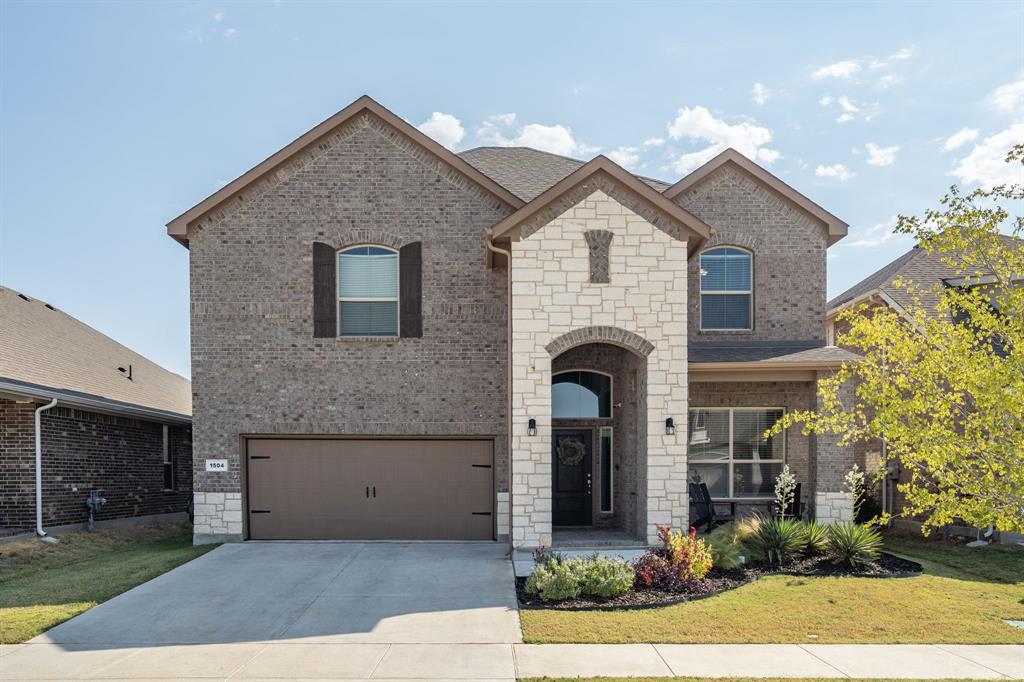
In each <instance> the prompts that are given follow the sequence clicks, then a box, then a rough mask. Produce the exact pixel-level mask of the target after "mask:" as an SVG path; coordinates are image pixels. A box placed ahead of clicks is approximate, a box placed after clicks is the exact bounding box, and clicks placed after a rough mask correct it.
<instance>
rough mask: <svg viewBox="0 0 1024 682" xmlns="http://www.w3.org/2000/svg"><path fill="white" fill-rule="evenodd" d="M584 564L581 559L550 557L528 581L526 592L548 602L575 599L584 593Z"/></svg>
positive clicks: (537, 568)
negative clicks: (582, 579) (582, 578)
mask: <svg viewBox="0 0 1024 682" xmlns="http://www.w3.org/2000/svg"><path fill="white" fill-rule="evenodd" d="M581 564H582V562H581V560H579V559H563V558H557V559H555V558H551V557H548V558H547V559H546V560H545V561H543V562H542V563H540V564H538V565H537V566H536V568H534V569H533V573H531V574H530V577H529V578H527V579H526V591H527V592H529V593H530V594H538V595H540V598H541V599H544V600H546V601H562V600H563V599H574V598H576V597H578V596H580V592H582V590H583V587H582V581H581V577H582V574H583V568H582V565H581Z"/></svg>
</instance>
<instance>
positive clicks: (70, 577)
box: [0, 524, 214, 644]
mask: <svg viewBox="0 0 1024 682" xmlns="http://www.w3.org/2000/svg"><path fill="white" fill-rule="evenodd" d="M59 539H60V544H57V545H48V544H45V543H42V542H39V541H38V540H34V539H33V540H26V541H24V542H18V543H12V544H7V545H0V644H15V643H18V642H24V641H26V640H28V639H31V638H32V637H35V636H36V635H38V634H40V633H42V632H45V631H46V630H49V629H50V628H52V627H53V626H55V625H58V624H60V623H63V622H64V621H66V620H67V619H69V618H72V617H73V616H77V615H78V614H79V613H82V612H83V611H87V610H88V609H91V608H92V607H94V606H96V605H97V604H100V603H102V602H104V601H106V600H108V599H110V598H111V597H115V596H117V595H119V594H121V593H122V592H124V591H126V590H129V589H131V588H133V587H135V586H136V585H139V584H141V583H144V582H146V581H147V580H150V579H152V578H155V577H156V576H158V575H160V574H161V573H166V572H167V571H169V570H171V569H172V568H175V567H176V566H180V565H181V564H183V563H185V562H187V561H191V560H192V559H195V558H196V557H198V556H200V555H202V554H205V553H206V552H208V551H209V550H211V549H213V547H214V545H204V546H202V547H193V546H192V531H191V526H184V525H176V524H159V525H153V526H144V527H139V528H126V529H118V530H107V531H97V532H95V533H84V532H82V533H67V534H64V535H61V536H59Z"/></svg>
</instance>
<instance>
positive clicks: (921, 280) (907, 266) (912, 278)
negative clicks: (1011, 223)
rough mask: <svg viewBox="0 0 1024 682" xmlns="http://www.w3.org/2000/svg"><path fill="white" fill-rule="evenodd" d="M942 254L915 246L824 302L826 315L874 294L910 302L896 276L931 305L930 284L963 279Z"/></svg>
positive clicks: (1014, 243) (899, 304) (1012, 242)
mask: <svg viewBox="0 0 1024 682" xmlns="http://www.w3.org/2000/svg"><path fill="white" fill-rule="evenodd" d="M1003 241H1004V242H1005V243H1006V244H1007V246H1010V247H1015V248H1024V242H1022V241H1021V240H1019V239H1016V238H1014V237H1011V236H1008V235H1004V236H1003ZM942 256H943V254H941V253H938V252H935V251H931V252H929V251H926V250H925V249H922V248H921V247H919V246H915V247H914V248H912V249H910V250H909V251H907V252H906V253H904V254H903V255H901V256H900V257H899V258H897V259H896V260H894V261H892V262H891V263H889V264H888V265H886V266H885V267H883V268H881V269H880V270H878V271H876V272H874V273H872V274H871V275H869V276H867V277H865V278H864V279H862V280H861V281H860V282H858V283H857V284H854V285H853V286H852V287H850V288H849V289H847V290H846V291H844V292H843V293H841V294H839V295H838V296H836V297H835V298H833V299H832V300H831V301H829V302H828V305H827V306H826V308H827V310H828V317H833V316H834V315H835V314H836V313H838V312H839V311H840V310H842V309H844V308H846V307H849V306H851V305H855V304H857V303H860V302H861V301H864V300H867V299H869V298H871V297H872V296H877V297H879V298H881V299H883V300H884V301H885V302H886V303H887V304H888V305H890V306H894V307H896V308H904V309H905V308H907V307H909V306H911V305H912V304H913V302H914V301H913V298H912V296H911V294H910V292H909V291H907V289H906V288H905V287H898V286H896V284H895V283H896V282H897V281H898V280H902V281H904V282H907V283H908V284H911V285H913V286H914V288H915V289H917V290H918V291H919V292H920V295H921V302H922V304H924V305H925V306H926V307H929V308H931V307H934V306H935V304H937V303H938V301H937V299H936V296H935V294H934V293H933V292H932V291H931V289H932V287H933V286H934V285H936V284H939V283H943V282H944V283H946V284H949V285H953V286H955V285H959V284H961V283H962V282H963V272H961V271H959V270H957V269H956V268H952V267H950V266H948V265H946V264H945V263H943V262H942Z"/></svg>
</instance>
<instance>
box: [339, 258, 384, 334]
mask: <svg viewBox="0 0 1024 682" xmlns="http://www.w3.org/2000/svg"><path fill="white" fill-rule="evenodd" d="M338 331H339V334H340V335H341V336H398V253H397V252H396V251H392V250H390V249H385V248H383V247H380V246H356V247H353V248H350V249H345V250H344V251H341V252H340V253H338Z"/></svg>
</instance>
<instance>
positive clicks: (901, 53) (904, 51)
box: [889, 47, 914, 61]
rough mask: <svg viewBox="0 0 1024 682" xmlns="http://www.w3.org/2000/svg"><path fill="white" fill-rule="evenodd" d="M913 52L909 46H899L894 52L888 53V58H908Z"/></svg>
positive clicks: (900, 59)
mask: <svg viewBox="0 0 1024 682" xmlns="http://www.w3.org/2000/svg"><path fill="white" fill-rule="evenodd" d="M913 54H914V53H913V52H912V51H911V49H910V48H909V47H904V48H900V49H899V50H897V51H896V52H893V53H892V54H891V55H889V59H894V60H896V61H903V60H904V59H910V57H911V55H913Z"/></svg>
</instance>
